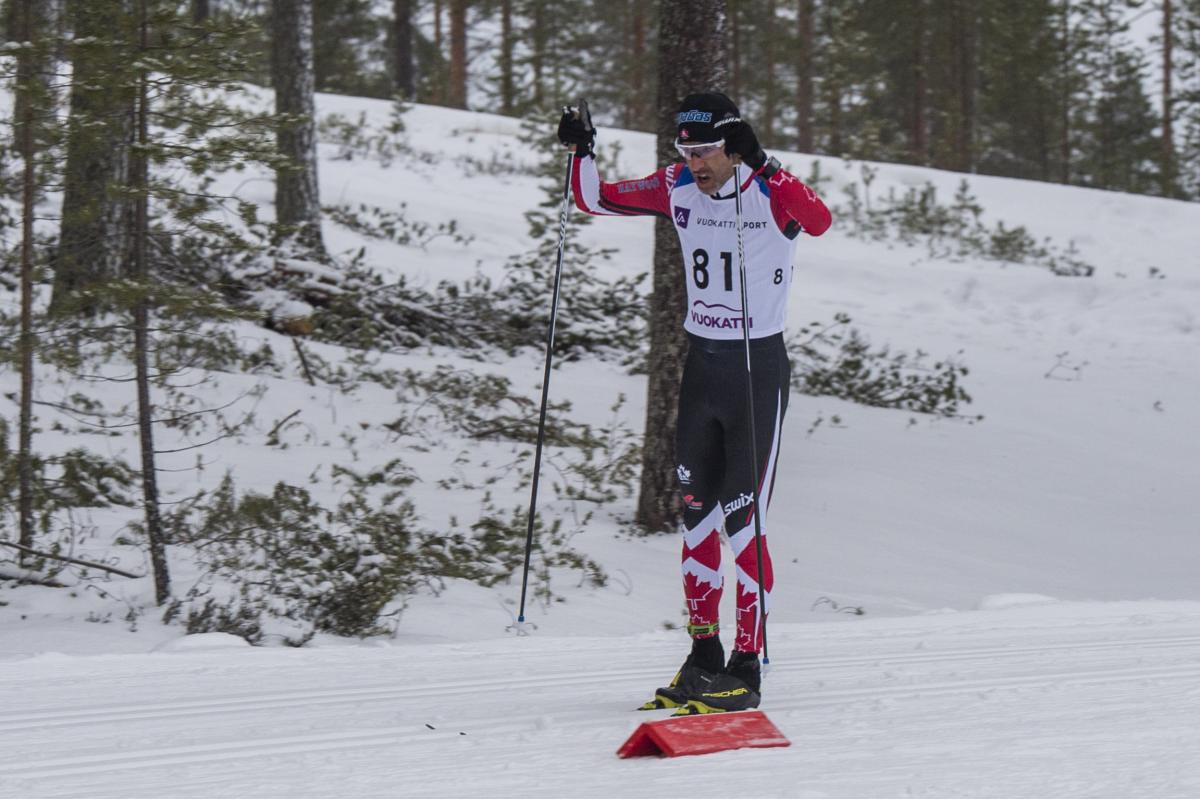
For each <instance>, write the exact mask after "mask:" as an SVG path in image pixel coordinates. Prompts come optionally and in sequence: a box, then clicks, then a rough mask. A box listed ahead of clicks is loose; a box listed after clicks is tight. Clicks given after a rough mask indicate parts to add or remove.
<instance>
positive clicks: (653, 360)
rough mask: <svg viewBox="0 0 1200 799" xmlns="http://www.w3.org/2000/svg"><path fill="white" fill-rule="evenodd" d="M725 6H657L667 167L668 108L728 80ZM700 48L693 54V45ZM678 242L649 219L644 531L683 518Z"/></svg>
mask: <svg viewBox="0 0 1200 799" xmlns="http://www.w3.org/2000/svg"><path fill="white" fill-rule="evenodd" d="M726 18H727V11H726V6H725V2H724V0H699V1H698V0H691V2H689V1H688V0H661V2H660V4H659V17H658V36H659V57H658V91H657V101H656V104H657V108H658V128H657V133H658V140H657V146H658V158H659V161H660V162H664V161H670V160H674V158H675V151H674V142H675V134H676V130H677V128H676V124H675V109H676V107H677V106H678V104H679V101H680V100H682V99H683V98H684V97H685V96H687V95H688V94H689V93H690V92H693V91H701V90H703V89H706V88H711V87H719V86H721V85H723V84H724V83H725V81H726V80H728V77H729V75H728V72H727V69H728V67H727V66H726V65H727V64H728V61H727V58H726V54H725V52H723V50H724V42H725V41H726V34H727V32H726V27H725V26H726ZM698 41H700V42H705V43H706V46H705V47H696V42H698ZM682 278H683V273H682V272H681V270H680V254H679V237H678V236H677V235H676V233H675V228H674V226H673V225H672V223H671V222H670V220H666V219H657V220H655V227H654V291H653V294H651V296H650V355H649V358H648V361H647V366H648V372H649V380H648V386H647V393H646V433H645V443H644V446H643V450H642V480H641V492H640V494H639V496H638V510H637V521H638V524H640V525H641V526H642V527H643V528H645V529H647V530H669V529H673V528H674V527H675V526H676V525H677V524H678V522H679V517H680V514H681V511H682V506H681V501H680V498H679V491H678V490H677V485H676V482H675V427H676V423H677V421H678V418H679V381H680V378H681V377H682V375H683V359H684V356H685V355H686V353H687V337H686V336H685V335H684V332H683V316H684V310H685V309H684V305H685V286H684V283H683V279H682Z"/></svg>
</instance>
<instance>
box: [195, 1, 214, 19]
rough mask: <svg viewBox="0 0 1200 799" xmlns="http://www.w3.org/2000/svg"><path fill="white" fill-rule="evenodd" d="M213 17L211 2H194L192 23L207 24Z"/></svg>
mask: <svg viewBox="0 0 1200 799" xmlns="http://www.w3.org/2000/svg"><path fill="white" fill-rule="evenodd" d="M211 16H212V2H211V0H192V21H194V22H207V21H208V18H209V17H211Z"/></svg>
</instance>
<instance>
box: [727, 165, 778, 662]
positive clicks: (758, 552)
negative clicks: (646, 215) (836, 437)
mask: <svg viewBox="0 0 1200 799" xmlns="http://www.w3.org/2000/svg"><path fill="white" fill-rule="evenodd" d="M733 182H734V183H735V184H736V186H735V188H734V212H735V214H736V220H737V224H736V227H737V250H738V276H739V278H740V280H741V286H742V341H743V342H744V343H745V345H746V404H747V407H748V408H749V411H750V414H749V417H750V469H751V474H752V475H753V479H754V483H753V486H754V554H755V557H756V559H757V563H758V618H759V620H760V623H761V624H762V648H763V666H767V665H769V664H770V662H771V658H770V656H769V655H768V654H767V595H766V588H765V585H766V580H767V576H766V574H764V573H763V547H762V518H761V516H760V515H759V514H760V505H761V503H760V502H759V494H760V493H761V492H760V491H759V485H758V480H759V474H758V430H757V428H756V427H755V425H754V378H753V375H752V373H751V370H750V308H749V292H748V291H747V289H746V249H745V245H744V244H743V242H742V171H741V168H740V165H739V164H734V166H733Z"/></svg>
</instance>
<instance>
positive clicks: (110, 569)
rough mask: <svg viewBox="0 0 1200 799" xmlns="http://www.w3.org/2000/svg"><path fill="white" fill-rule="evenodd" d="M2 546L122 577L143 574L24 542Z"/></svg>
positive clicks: (133, 578)
mask: <svg viewBox="0 0 1200 799" xmlns="http://www.w3.org/2000/svg"><path fill="white" fill-rule="evenodd" d="M0 546H6V547H12V548H13V549H16V550H19V551H21V552H24V553H25V554H27V555H33V556H35V557H38V558H50V559H51V560H61V561H63V562H65V563H74V564H75V565H77V566H88V567H90V568H93V569H100V570H101V571H106V572H111V573H112V574H119V575H121V576H122V577H128V578H130V579H131V580H138V579H141V577H142V576H143V575H140V574H131V573H130V572H127V571H123V570H121V569H118V568H117V567H116V566H107V565H105V564H103V563H94V562H93V561H90V560H80V559H79V558H72V557H69V556H67V555H52V554H51V553H49V552H38V551H37V550H36V549H30V548H29V547H27V546H23V545H22V544H14V543H13V542H12V541H0Z"/></svg>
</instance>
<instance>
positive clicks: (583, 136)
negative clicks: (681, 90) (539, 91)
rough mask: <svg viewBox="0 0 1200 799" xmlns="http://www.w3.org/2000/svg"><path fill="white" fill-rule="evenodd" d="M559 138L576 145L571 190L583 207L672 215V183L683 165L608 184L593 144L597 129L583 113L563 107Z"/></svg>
mask: <svg viewBox="0 0 1200 799" xmlns="http://www.w3.org/2000/svg"><path fill="white" fill-rule="evenodd" d="M558 140H559V141H560V142H562V143H563V144H564V145H566V146H567V147H571V148H574V151H575V162H574V166H573V170H572V174H571V192H572V193H573V194H574V195H575V205H576V206H577V207H578V208H579V210H581V211H584V212H586V213H589V214H593V215H596V216H662V217H666V218H667V219H670V218H671V199H670V198H671V186H672V185H673V184H674V183H675V178H676V176H677V174H678V172H679V171H680V170H681V169H682V167H683V164H672V165H670V166H667V167H663V168H662V169H659V170H658V171H657V172H655V173H653V174H651V175H647V176H646V177H644V178H638V179H635V180H620V181H617V182H616V183H606V182H604V181H603V180H601V179H600V172H599V171H598V170H597V169H596V158H595V156H594V155H593V153H592V147H593V146H594V144H595V141H596V132H595V129H594V128H592V127H591V126H590V125H589V124H587V122H585V121H584V120H583V119H581V118H580V116H579V112H578V111H576V110H575V109H571V108H567V109H564V110H563V115H562V119H560V120H559V123H558Z"/></svg>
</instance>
